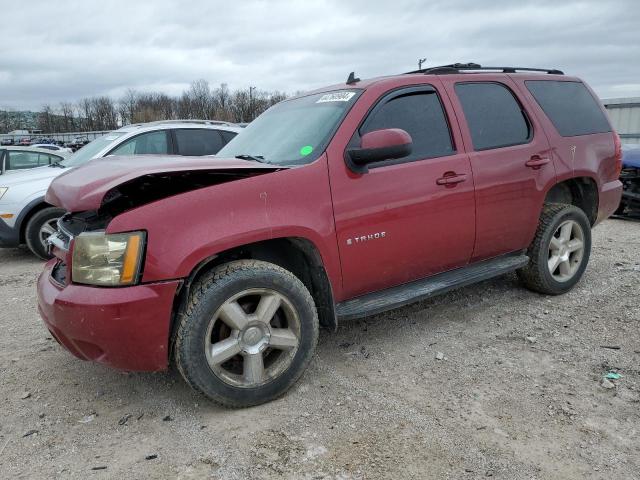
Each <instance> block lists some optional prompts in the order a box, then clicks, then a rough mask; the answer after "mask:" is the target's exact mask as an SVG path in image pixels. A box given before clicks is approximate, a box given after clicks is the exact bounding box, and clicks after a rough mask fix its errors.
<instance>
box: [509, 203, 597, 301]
mask: <svg viewBox="0 0 640 480" xmlns="http://www.w3.org/2000/svg"><path fill="white" fill-rule="evenodd" d="M590 253H591V225H590V223H589V220H588V219H587V216H586V215H585V213H584V212H583V211H582V210H580V209H579V208H577V207H574V206H573V205H565V204H550V205H545V207H544V210H543V212H542V215H541V217H540V223H539V224H538V230H537V232H536V236H535V238H534V240H533V242H532V243H531V246H530V247H529V249H528V251H527V255H528V256H529V258H530V262H529V264H528V265H527V266H526V267H524V268H522V269H520V270H518V276H519V277H520V279H521V280H522V281H523V283H524V284H525V286H526V287H527V288H529V289H531V290H534V291H536V292H540V293H546V294H549V295H558V294H561V293H564V292H567V291H568V290H570V289H571V288H573V286H574V285H575V284H576V283H578V281H579V280H580V278H581V277H582V274H583V273H584V271H585V269H586V268H587V263H588V262H589V255H590Z"/></svg>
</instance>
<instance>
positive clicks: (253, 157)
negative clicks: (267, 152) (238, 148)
mask: <svg viewBox="0 0 640 480" xmlns="http://www.w3.org/2000/svg"><path fill="white" fill-rule="evenodd" d="M236 158H239V159H240V160H253V161H254V162H260V163H268V164H271V162H269V161H268V160H265V159H264V157H263V156H262V155H247V154H243V155H236Z"/></svg>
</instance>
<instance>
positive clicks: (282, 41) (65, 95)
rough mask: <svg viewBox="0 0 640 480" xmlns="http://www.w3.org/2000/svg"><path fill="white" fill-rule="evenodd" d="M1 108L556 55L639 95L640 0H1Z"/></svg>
mask: <svg viewBox="0 0 640 480" xmlns="http://www.w3.org/2000/svg"><path fill="white" fill-rule="evenodd" d="M0 12H2V33H1V34H0V107H10V108H15V109H22V108H25V109H39V108H40V107H41V106H42V105H43V104H45V103H49V104H52V105H54V106H55V105H57V104H58V103H59V102H60V101H77V100H78V99H80V98H82V97H86V96H93V95H102V94H108V95H113V96H115V97H118V96H120V95H121V94H122V93H123V92H124V91H125V90H126V89H127V88H135V89H139V90H160V91H164V92H166V93H169V94H179V93H181V92H182V90H183V89H184V88H185V87H186V86H188V84H189V83H190V82H191V81H192V80H197V79H200V78H204V79H206V80H208V81H209V82H210V84H211V85H217V84H219V83H222V82H226V83H227V84H228V85H229V86H230V87H231V88H240V87H247V86H249V85H252V86H256V87H258V88H260V89H265V90H281V91H285V92H288V93H293V92H295V91H298V90H308V89H312V88H315V87H320V86H323V85H326V84H331V83H337V82H339V81H343V80H344V79H346V78H347V75H348V73H349V72H350V71H351V70H355V71H356V73H357V75H358V76H360V77H361V78H366V77H372V76H378V75H387V74H392V73H398V72H403V71H407V70H411V69H415V68H416V67H417V59H418V58H420V57H427V58H428V61H427V65H439V64H445V63H452V62H456V61H464V62H467V61H475V62H479V63H482V64H487V65H488V64H492V65H517V66H537V67H555V68H560V69H562V70H564V71H565V72H566V73H568V74H573V75H578V76H580V77H582V78H583V79H585V80H587V81H588V82H589V83H590V84H591V85H592V86H593V87H594V89H595V90H596V92H597V93H598V94H599V95H600V96H601V97H603V98H608V97H623V96H640V61H639V60H640V27H639V26H640V2H638V1H637V0H628V1H624V0H619V1H603V0H600V1H572V0H564V1H558V0H554V1H542V0H538V1H531V2H528V1H523V0H521V1H507V0H493V1H481V0H459V1H455V0H449V1H444V0H443V1H440V0H436V1H431V2H425V1H411V0H395V1H393V2H389V1H374V0H355V1H349V0H343V1H331V0H327V1H322V2H312V1H299V2H298V1H290V2H284V1H282V2H280V1H269V2H266V1H254V0H240V1H233V0H232V1H229V0H225V1H223V2H219V1H213V0H200V1H198V0H192V1H182V2H178V1H170V0H155V1H146V2H145V1H134V0H126V1H119V0H114V1H110V0H103V1H100V2H97V1H95V0H93V1H92V0H81V1H64V0H58V1H51V0H29V1H22V2H17V1H14V0H0Z"/></svg>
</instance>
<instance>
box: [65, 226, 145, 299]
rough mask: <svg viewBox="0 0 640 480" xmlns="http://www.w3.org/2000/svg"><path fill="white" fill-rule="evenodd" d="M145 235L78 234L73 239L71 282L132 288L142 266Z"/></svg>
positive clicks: (138, 233)
mask: <svg viewBox="0 0 640 480" xmlns="http://www.w3.org/2000/svg"><path fill="white" fill-rule="evenodd" d="M144 242H145V233H144V232H129V233H113V234H109V235H107V234H105V233H100V232H91V233H82V234H80V235H78V236H77V237H76V238H75V240H74V245H73V259H72V262H73V263H72V269H71V279H72V280H73V282H75V283H85V284H88V285H103V286H112V287H113V286H121V285H132V284H134V283H136V281H137V280H138V275H139V274H140V267H141V265H142V252H143V250H144Z"/></svg>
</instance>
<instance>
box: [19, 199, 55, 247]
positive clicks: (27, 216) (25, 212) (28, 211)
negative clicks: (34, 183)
mask: <svg viewBox="0 0 640 480" xmlns="http://www.w3.org/2000/svg"><path fill="white" fill-rule="evenodd" d="M49 207H53V205H51V204H50V203H47V202H45V201H44V195H43V196H42V197H38V198H35V199H33V200H31V201H30V202H29V203H27V204H26V205H25V207H24V208H23V209H22V211H21V212H20V214H19V215H18V219H17V220H16V229H17V230H18V232H19V233H20V243H25V240H26V239H25V231H26V229H27V224H28V223H29V220H31V217H33V216H34V215H35V214H36V213H38V212H39V211H41V210H44V209H45V208H49Z"/></svg>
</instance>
